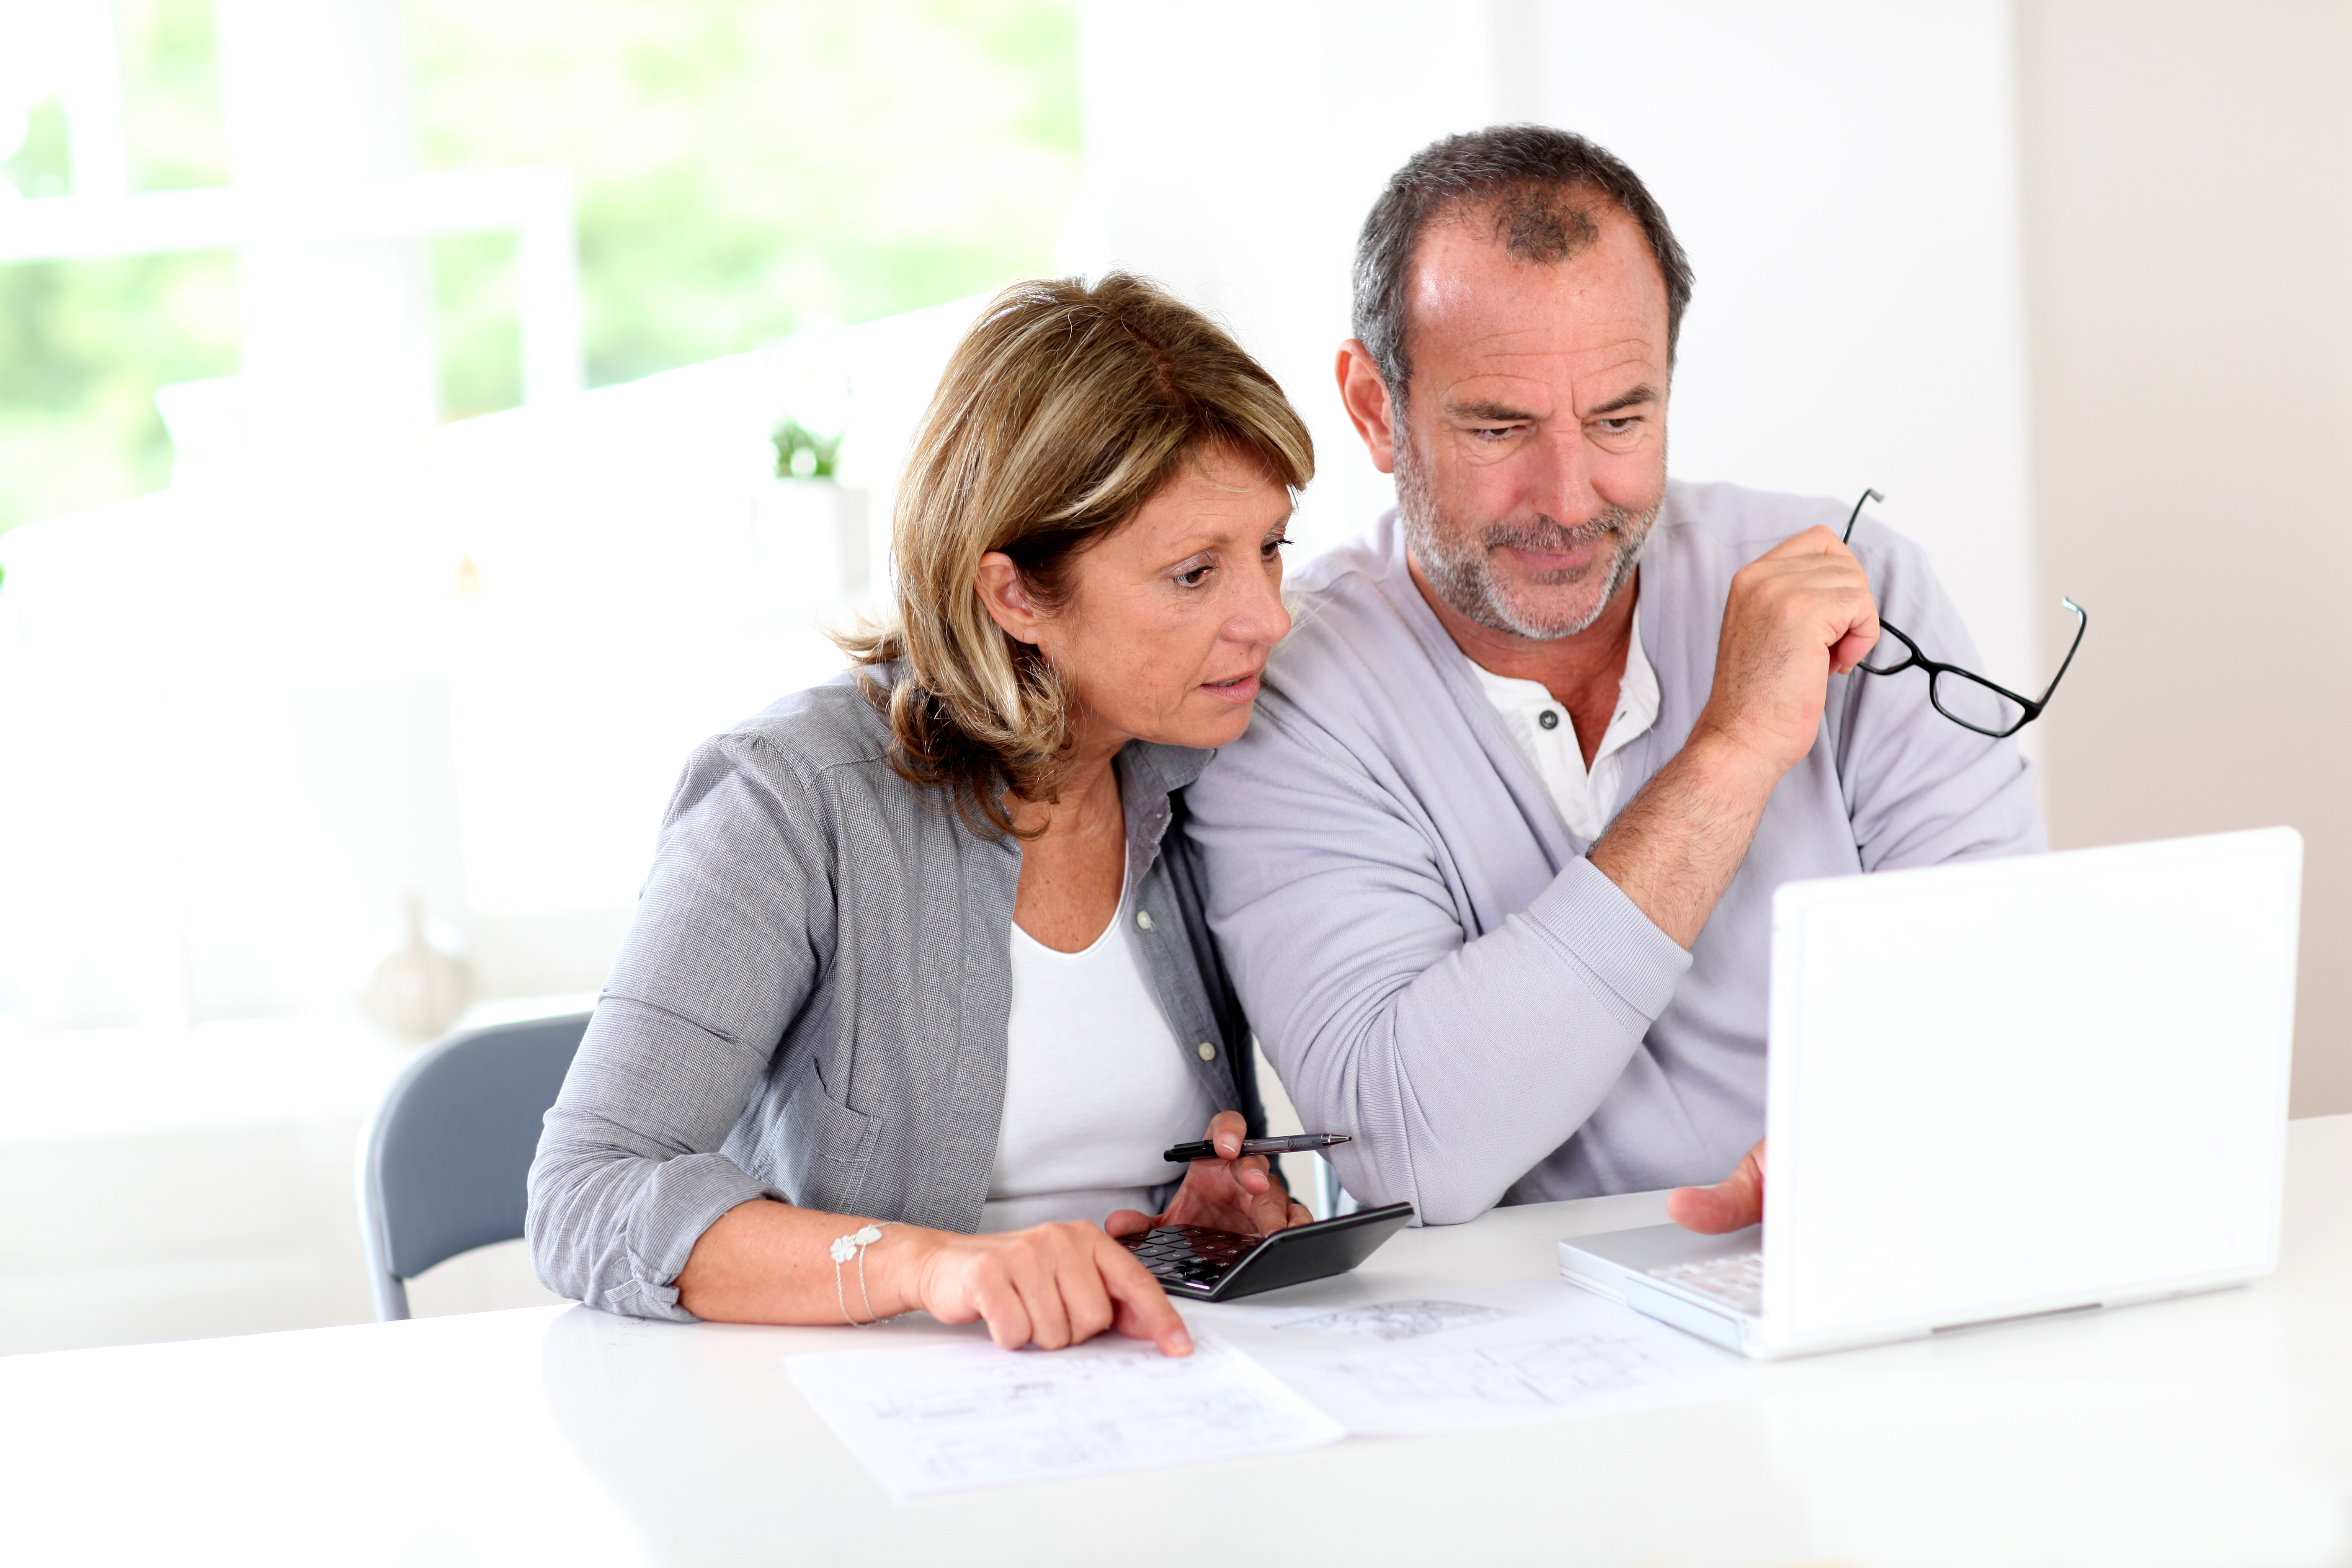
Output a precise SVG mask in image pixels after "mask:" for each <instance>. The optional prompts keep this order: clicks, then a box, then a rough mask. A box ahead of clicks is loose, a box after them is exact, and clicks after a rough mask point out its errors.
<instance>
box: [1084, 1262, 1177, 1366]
mask: <svg viewBox="0 0 2352 1568" xmlns="http://www.w3.org/2000/svg"><path fill="white" fill-rule="evenodd" d="M1097 1257H1098V1258H1100V1260H1101V1261H1100V1267H1101V1273H1102V1282H1103V1288H1104V1289H1106V1290H1108V1291H1109V1292H1110V1300H1111V1326H1112V1327H1113V1328H1115V1329H1117V1330H1118V1331H1119V1332H1120V1333H1122V1334H1124V1335H1126V1336H1127V1337H1128V1338H1129V1339H1131V1340H1150V1342H1152V1343H1154V1344H1156V1345H1158V1346H1159V1347H1160V1352H1161V1353H1162V1354H1164V1355H1191V1354H1192V1335H1190V1334H1188V1333H1186V1332H1185V1331H1184V1320H1183V1319H1182V1318H1181V1317H1179V1316H1177V1314H1176V1308H1175V1307H1174V1305H1173V1304H1172V1303H1171V1302H1170V1301H1169V1300H1168V1292H1167V1291H1165V1290H1162V1289H1160V1281H1159V1280H1157V1279H1153V1278H1152V1277H1151V1271H1150V1269H1148V1268H1144V1267H1143V1265H1142V1264H1140V1263H1138V1262H1137V1261H1136V1260H1135V1258H1134V1256H1133V1255H1132V1254H1130V1253H1129V1251H1128V1250H1127V1248H1125V1247H1121V1246H1119V1245H1118V1243H1117V1242H1115V1241H1113V1240H1111V1239H1110V1237H1103V1239H1102V1245H1101V1247H1099V1248H1098V1249H1097Z"/></svg>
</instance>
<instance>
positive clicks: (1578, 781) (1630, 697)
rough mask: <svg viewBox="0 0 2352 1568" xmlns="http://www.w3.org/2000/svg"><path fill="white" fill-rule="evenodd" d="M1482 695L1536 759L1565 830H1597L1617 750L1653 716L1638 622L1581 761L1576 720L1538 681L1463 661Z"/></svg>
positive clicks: (1612, 786)
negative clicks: (1596, 741) (1603, 719)
mask: <svg viewBox="0 0 2352 1568" xmlns="http://www.w3.org/2000/svg"><path fill="white" fill-rule="evenodd" d="M1470 668H1471V670H1472V671H1473V672H1474V673H1475V674H1476V676H1477V677H1478V685H1479V687H1480V689H1483V690H1484V691H1485V692H1486V700H1487V702H1489V703H1490V704H1492V705H1493V707H1494V710H1495V712H1496V715H1498V716H1499V717H1500V718H1501V719H1502V721H1503V728H1504V729H1506V730H1507V731H1510V735H1511V739H1512V740H1514V741H1517V742H1518V744H1519V750H1520V751H1522V752H1525V753H1527V758H1528V761H1529V762H1531V763H1534V764H1535V765H1536V776H1537V777H1538V778H1540V779H1542V780H1543V782H1544V787H1545V788H1546V789H1548V790H1549V791H1550V792H1551V798H1552V804H1553V805H1557V806H1559V815H1560V820H1562V821H1563V822H1565V823H1567V824H1568V830H1569V831H1570V833H1573V834H1575V835H1576V836H1577V837H1579V838H1581V839H1583V840H1584V841H1585V842H1586V843H1587V844H1590V843H1591V842H1592V841H1593V840H1594V839H1596V838H1598V837H1601V829H1602V828H1604V827H1606V826H1609V823H1610V819H1611V818H1612V817H1614V816H1616V815H1617V792H1618V791H1619V790H1620V789H1622V788H1623V787H1624V775H1623V771H1622V766H1621V764H1620V762H1619V759H1618V756H1617V753H1618V752H1622V751H1623V750H1624V749H1625V746H1626V743H1627V742H1630V741H1632V740H1633V738H1634V737H1635V736H1636V735H1639V734H1640V733H1641V732H1642V731H1644V730H1646V729H1648V728H1649V727H1650V726H1651V725H1653V724H1654V723H1656V722H1657V721H1658V676H1657V672H1656V671H1655V670H1654V669H1652V668H1650V661H1649V659H1648V658H1646V657H1645V656H1644V655H1643V652H1642V627H1641V623H1640V622H1639V620H1638V619H1637V620H1636V621H1635V623H1634V624H1633V627H1632V628H1631V640H1630V641H1629V642H1628V643H1627V644H1626V647H1625V675H1624V679H1622V680H1620V681H1619V682H1618V685H1617V711H1616V712H1615V713H1614V714H1613V715H1612V716H1611V718H1610V720H1609V728H1608V729H1607V730H1606V731H1603V732H1602V734H1601V745H1600V748H1599V749H1598V750H1596V751H1595V752H1593V753H1592V766H1591V769H1590V770H1589V771H1588V770H1587V769H1586V767H1585V765H1584V752H1583V749H1582V748H1581V747H1580V746H1579V745H1577V743H1576V724H1575V722H1574V721H1572V720H1570V718H1569V716H1568V705H1567V704H1566V703H1564V702H1560V701H1558V700H1554V698H1553V697H1552V694H1551V693H1550V692H1549V691H1548V690H1546V689H1545V688H1544V684H1543V682H1542V681H1540V680H1513V679H1510V678H1509V677H1508V676H1502V675H1496V673H1495V672H1494V671H1493V670H1491V669H1486V668H1482V667H1480V666H1479V665H1478V664H1476V663H1475V662H1474V663H1473V664H1472V665H1471V666H1470Z"/></svg>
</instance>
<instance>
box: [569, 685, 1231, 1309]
mask: <svg viewBox="0 0 2352 1568" xmlns="http://www.w3.org/2000/svg"><path fill="white" fill-rule="evenodd" d="M872 675H873V677H874V678H875V679H878V680H879V681H880V682H882V683H883V684H884V685H885V686H887V683H888V682H890V681H892V680H894V679H896V678H897V675H898V670H897V668H895V667H888V666H886V667H882V668H878V669H877V670H875V671H873V672H872ZM888 741H889V736H888V731H887V728H886V726H885V724H884V722H883V721H882V719H881V717H880V715H878V714H877V712H876V711H875V710H874V709H873V707H872V705H871V704H869V703H868V702H867V701H866V698H865V696H864V695H863V694H862V693H861V692H860V690H859V689H858V688H857V686H856V681H855V678H854V677H852V676H848V675H845V676H842V677H840V678H838V679H835V680H832V681H829V682H827V683H826V684H824V685H823V686H818V687H814V688H813V689H809V690H807V691H802V692H798V693H795V694H794V695H793V696H791V697H787V698H785V699H784V700H782V701H781V702H778V703H776V704H775V705H774V706H773V707H772V708H770V709H768V710H766V711H765V712H763V713H761V714H760V715H759V716H758V717H756V718H754V719H751V720H750V721H747V722H745V723H743V724H741V725H739V726H738V727H736V728H735V729H733V730H730V731H728V732H727V733H725V734H723V735H719V736H717V737H715V738H714V739H712V740H709V741H707V742H704V743H703V744H702V745H701V746H700V747H699V748H698V749H697V750H696V752H695V753H694V755H693V757H692V758H691V759H690V760H689V761H688V763H687V766H686V773H685V775H684V777H682V778H681V779H680V780H679V782H678V786H677V794H676V795H674V796H673V797H672V799H671V801H670V805H669V810H668V813H667V816H666V817H665V818H664V821H663V826H662V834H661V842H660V848H659V851H658V853H657V854H656V858H655V861H654V868H653V872H652V874H651V876H650V877H649V878H648V879H646V886H645V889H644V891H643V893H642V894H641V896H640V899H639V902H638V905H637V911H636V918H635V921H633V922H632V924H631V926H630V928H629V934H628V938H627V940H626V941H625V942H624V943H623V944H622V948H621V953H620V957H619V959H618V960H617V961H616V962H615V963H614V966H613V972H612V974H611V977H610V978H609V979H608V980H607V981H606V983H605V986H604V994H603V996H602V997H601V998H600V999H599V1001H598V1003H597V1005H596V1014H595V1016H594V1018H593V1020H592V1021H591V1022H590V1024H589V1026H588V1033H587V1036H586V1037H585V1038H584V1039H583V1041H582V1043H581V1047H580V1054H579V1056H578V1058H576V1059H575V1060H574V1061H573V1063H572V1071H571V1074H570V1076H568V1077H567V1078H566V1079H564V1083H563V1092H562V1095H560V1096H559V1097H558V1098H557V1100H556V1102H555V1106H554V1108H553V1109H552V1110H550V1111H549V1112H548V1113H547V1122H546V1130H545V1131H544V1132H543V1133H542V1134H541V1139H540V1144H539V1154H538V1157H537V1158H536V1159H535V1160H534V1161H533V1162H532V1163H531V1169H530V1220H529V1233H530V1246H531V1257H532V1260H533V1262H534V1263H535V1265H536V1266H537V1268H538V1271H539V1277H540V1279H541V1280H542V1281H543V1282H544V1283H545V1284H546V1285H547V1287H548V1288H549V1289H552V1290H555V1291H558V1292H560V1293H562V1294H563V1295H566V1296H572V1297H576V1298H578V1299H579V1300H583V1301H585V1302H587V1303H588V1304H589V1305H591V1306H594V1307H602V1308H605V1309H607V1310H613V1311H618V1312H628V1313H634V1314H635V1315H637V1316H641V1317H658V1318H680V1319H683V1318H689V1317H690V1316H691V1314H690V1313H688V1311H687V1310H685V1309H684V1308H682V1307H680V1306H679V1305H678V1302H677V1284H676V1281H677V1275H678V1271H679V1270H680V1269H682V1268H685V1266H686V1259H687V1256H688V1253H690V1252H691V1251H692V1250H693V1247H694V1244H695V1241H696V1240H697V1239H698V1237H700V1236H701V1235H702V1233H703V1232H704V1231H705V1230H707V1229H709V1226H710V1225H711V1224H712V1222H713V1221H715V1220H717V1219H718V1218H719V1215H723V1214H725V1213H726V1212H727V1211H728V1210H729V1209H730V1208H733V1207H734V1206H735V1205H738V1204H740V1203H743V1202H745V1201H747V1200H749V1199H753V1198H761V1197H768V1198H778V1199H782V1200H783V1201H786V1202H790V1203H795V1204H799V1205H803V1206H806V1207H811V1208H820V1209H826V1210H831V1211H834V1212H836V1213H842V1214H853V1215H866V1216H870V1217H875V1218H881V1219H896V1220H903V1221H907V1222H908V1223H910V1224H915V1225H926V1226H938V1227H940V1228H942V1229H947V1230H959V1231H971V1230H973V1229H975V1228H977V1226H978V1225H979V1223H980V1216H981V1207H982V1204H983V1203H984V1202H985V1200H986V1198H987V1193H988V1177H989V1170H990V1167H991V1165H992V1163H993V1162H994V1159H995V1155H996V1138H997V1131H998V1129H999V1127H1000V1126H1001V1125H1002V1122H1003V1106H1004V1078H1005V1043H1004V1042H1005V1023H1006V1019H1007V1017H1008V1016H1009V1015H1010V1013H1011V1009H1012V972H1011V965H1012V957H1011V946H1012V932H1013V893H1014V890H1015V889H1016V888H1017V886H1018V884H1019V882H1020V877H1021V848H1020V846H1019V844H1018V843H1017V842H1015V841H1013V840H1011V839H995V840H992V839H989V838H984V837H981V836H979V835H977V834H975V833H973V832H972V831H971V828H969V827H968V826H965V825H964V823H963V822H962V820H961V818H960V817H959V816H957V815H956V813H955V811H954V809H953V807H952V805H951V804H950V801H949V800H948V799H947V798H946V797H945V796H944V795H941V794H940V793H939V792H935V791H926V790H922V789H919V788H918V787H917V786H915V785H912V784H908V783H907V782H906V781H905V780H904V779H902V778H900V777H899V776H898V774H897V773H893V772H892V771H891V769H890V765H889V762H888V760H887V755H888ZM1208 755H1209V753H1207V752H1193V751H1185V750H1182V749H1180V748H1176V747H1171V746H1159V745H1153V744H1150V743H1148V742H1130V743H1129V745H1128V746H1127V747H1126V748H1125V749H1124V750H1123V751H1121V752H1119V755H1118V763H1117V766H1118V779H1119V789H1120V794H1121V797H1122V799H1123V801H1124V804H1125V808H1126V814H1127V841H1128V874H1129V878H1130V879H1131V880H1132V881H1133V883H1134V885H1135V887H1136V888H1137V889H1138V894H1137V907H1138V908H1139V910H1144V911H1146V912H1148V913H1149V914H1150V917H1151V923H1150V927H1149V931H1148V934H1146V935H1145V936H1144V938H1143V940H1142V944H1141V945H1142V949H1143V952H1144V953H1145V955H1146V961H1147V965H1148V971H1149V975H1150V981H1151V988H1152V991H1153V994H1154V995H1155V996H1156V997H1157V999H1158V1001H1159V1004H1160V1009H1161V1012H1162V1014H1163V1016H1165V1017H1166V1019H1167V1022H1168V1026H1169V1027H1170V1029H1171V1031H1173V1033H1174V1035H1175V1037H1176V1040H1177V1042H1178V1046H1179V1048H1180V1049H1181V1052H1182V1054H1183V1058H1184V1060H1185V1062H1186V1063H1187V1064H1188V1067H1189V1068H1190V1070H1191V1071H1192V1072H1193V1073H1195V1074H1196V1075H1197V1076H1198V1077H1199V1079H1200V1080H1201V1082H1202V1085H1203V1086H1204V1087H1205V1088H1206V1089H1207V1090H1208V1093H1209V1096H1210V1099H1211V1100H1213V1102H1214V1103H1215V1104H1216V1105H1217V1106H1218V1107H1219V1108H1220V1109H1222V1110H1240V1111H1241V1112H1242V1113H1243V1114H1244V1116H1245V1117H1246V1118H1247V1119H1248V1121H1249V1123H1250V1126H1251V1129H1252V1131H1260V1130H1262V1128H1263V1124H1264V1116H1263V1113H1262V1111H1261V1110H1260V1108H1259V1103H1258V1098H1257V1087H1256V1082H1255V1076H1254V1066H1253V1058H1252V1056H1251V1052H1250V1048H1249V1031H1248V1027H1247V1026H1246V1024H1245V1023H1244V1020H1243V1018H1242V1016H1241V1011H1240V1009H1239V1007H1238V1006H1237V1005H1235V1003H1234V995H1233V991H1232V988H1231V986H1230V985H1229V984H1228V983H1227V981H1226V979H1225V974H1224V970H1223V964H1222V963H1221V962H1220V961H1219V957H1218V954H1217V952H1216V949H1215V947H1214V946H1213V943H1212V942H1211V940H1210V937H1209V934H1208V927H1207V923H1206V921H1205V920H1204V919H1203V916H1202V891H1201V886H1200V872H1199V867H1198V862H1197V859H1196V852H1195V851H1194V850H1193V848H1192V846H1191V845H1190V843H1189V842H1188V841H1187V839H1186V838H1185V836H1184V835H1183V833H1182V832H1181V830H1180V831H1174V832H1171V828H1181V822H1182V820H1183V816H1184V799H1183V795H1182V791H1183V789H1184V786H1186V785H1187V784H1191V783H1192V780H1193V778H1194V776H1195V775H1196V774H1197V773H1199V772H1200V769H1201V766H1202V763H1204V762H1205V761H1206V760H1207V758H1208Z"/></svg>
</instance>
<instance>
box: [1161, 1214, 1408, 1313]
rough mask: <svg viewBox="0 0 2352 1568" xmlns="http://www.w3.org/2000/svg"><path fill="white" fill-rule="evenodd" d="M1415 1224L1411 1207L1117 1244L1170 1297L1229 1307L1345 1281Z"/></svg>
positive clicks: (1185, 1228) (1174, 1231)
mask: <svg viewBox="0 0 2352 1568" xmlns="http://www.w3.org/2000/svg"><path fill="white" fill-rule="evenodd" d="M1411 1218H1412V1205H1411V1204H1390V1205H1387V1206H1386V1207H1383V1208H1376V1209H1359V1210H1357V1211H1356V1212H1355V1213H1354V1214H1346V1215H1340V1216H1339V1218H1338V1219H1326V1220H1318V1221H1316V1222H1315V1223H1314V1224H1313V1225H1299V1226H1291V1227H1290V1228H1289V1229H1288V1230H1277V1231H1276V1232H1275V1233H1274V1234H1273V1235H1272V1236H1241V1235H1237V1234H1235V1233H1234V1232H1233V1231H1230V1230H1208V1229H1205V1228H1203V1227H1202V1226H1197V1225H1163V1226H1160V1228H1159V1229H1157V1230H1147V1231H1145V1232H1144V1233H1143V1234H1142V1235H1141V1236H1127V1237H1120V1238H1119V1245H1120V1246H1121V1247H1126V1248H1127V1249H1128V1250H1129V1251H1130V1252H1132V1253H1134V1254H1135V1257H1136V1260H1137V1261H1138V1262H1139V1263H1141V1264H1142V1265H1143V1266H1144V1267H1145V1268H1149V1269H1150V1270H1151V1272H1152V1275H1153V1277H1154V1278H1155V1279H1158V1280H1159V1281H1160V1286H1161V1287H1162V1288H1163V1289H1166V1290H1167V1292H1168V1293H1169V1294H1170V1295H1171V1296H1183V1297H1186V1298H1188V1299H1190V1300H1195V1301H1230V1300H1233V1299H1234V1298H1235V1297H1236V1296H1255V1295H1256V1294H1257V1293H1258V1292H1260V1291H1262V1290H1276V1289H1281V1288H1282V1287H1283V1286H1285V1285H1303V1284H1305V1283H1306V1282H1307V1280H1309V1279H1328V1278H1329V1277H1330V1276H1332V1275H1334V1274H1345V1273H1346V1272H1347V1271H1348V1270H1349V1269H1350V1268H1354V1267H1355V1266H1356V1265H1357V1264H1359V1263H1361V1262H1362V1261H1363V1260H1364V1259H1365V1258H1370V1256H1371V1255H1372V1254H1373V1253H1374V1252H1376V1251H1378V1250H1379V1248H1380V1245H1381V1243H1382V1242H1384V1241H1386V1240H1387V1239H1388V1238H1389V1237H1391V1236H1393V1235H1395V1234H1396V1229H1397V1227H1398V1226H1401V1225H1402V1224H1404V1222H1405V1221H1407V1220H1409V1219H1411Z"/></svg>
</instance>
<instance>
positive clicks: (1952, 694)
mask: <svg viewBox="0 0 2352 1568" xmlns="http://www.w3.org/2000/svg"><path fill="white" fill-rule="evenodd" d="M1934 695H1935V699H1936V706H1937V709H1938V710H1941V711H1942V713H1943V714H1944V716H1945V717H1946V718H1948V719H1955V720H1958V721H1959V722H1961V723H1963V724H1966V725H1967V726H1969V728H1970V729H1972V730H1982V731H1984V732H1985V733H1987V734H1989V735H2006V734H2007V733H2009V732H2010V731H2011V730H2014V729H2016V728H2017V727H2018V726H2019V725H2020V724H2022V723H2024V722H2025V709H2024V706H2023V705H2022V704H2021V703H2019V702H2017V701H2016V700H2013V699H2011V698H2008V697H2004V696H2002V695H2001V694H2000V692H1998V691H1996V690H1994V689H1992V688H1991V687H1990V686H1987V685H1986V684H1985V683H1984V682H1983V681H1981V680H1976V679H1971V678H1969V676H1966V675H1963V674H1961V673H1960V672H1959V671H1958V670H1956V669H1947V670H1941V671H1938V672H1937V676H1936V683H1935V690H1934Z"/></svg>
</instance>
